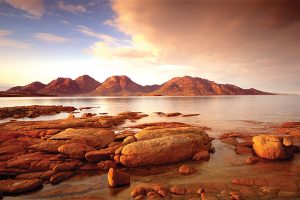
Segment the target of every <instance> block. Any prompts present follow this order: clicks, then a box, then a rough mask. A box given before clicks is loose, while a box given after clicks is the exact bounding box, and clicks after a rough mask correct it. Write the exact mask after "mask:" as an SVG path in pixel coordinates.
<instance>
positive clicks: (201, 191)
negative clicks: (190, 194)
mask: <svg viewBox="0 0 300 200" xmlns="http://www.w3.org/2000/svg"><path fill="white" fill-rule="evenodd" d="M203 192H204V189H203V188H199V189H198V190H197V192H196V193H197V194H198V195H201V193H203Z"/></svg>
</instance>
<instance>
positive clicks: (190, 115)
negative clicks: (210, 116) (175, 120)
mask: <svg viewBox="0 0 300 200" xmlns="http://www.w3.org/2000/svg"><path fill="white" fill-rule="evenodd" d="M198 115H200V114H185V115H181V117H194V116H198Z"/></svg>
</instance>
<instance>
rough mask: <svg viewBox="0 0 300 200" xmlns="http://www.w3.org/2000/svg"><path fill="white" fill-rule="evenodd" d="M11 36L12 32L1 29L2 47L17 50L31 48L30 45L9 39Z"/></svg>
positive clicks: (0, 42) (0, 45)
mask: <svg viewBox="0 0 300 200" xmlns="http://www.w3.org/2000/svg"><path fill="white" fill-rule="evenodd" d="M11 34H12V31H11V30H6V29H0V47H4V48H15V49H27V48H29V47H30V44H28V43H25V42H21V41H17V40H13V39H9V38H7V36H9V35H11Z"/></svg>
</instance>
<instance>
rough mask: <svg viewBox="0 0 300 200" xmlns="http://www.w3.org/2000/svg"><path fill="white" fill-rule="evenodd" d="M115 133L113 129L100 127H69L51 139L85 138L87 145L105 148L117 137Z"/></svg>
mask: <svg viewBox="0 0 300 200" xmlns="http://www.w3.org/2000/svg"><path fill="white" fill-rule="evenodd" d="M115 137H116V136H115V133H114V132H113V131H111V130H106V129H100V128H82V129H73V128H68V129H66V130H65V131H62V132H60V133H58V134H56V135H54V136H52V137H50V138H49V139H50V140H73V141H81V140H85V142H86V145H88V146H91V147H94V148H103V147H105V146H107V145H108V144H109V143H111V142H112V141H113V140H114V139H115Z"/></svg>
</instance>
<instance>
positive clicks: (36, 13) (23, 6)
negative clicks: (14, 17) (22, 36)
mask: <svg viewBox="0 0 300 200" xmlns="http://www.w3.org/2000/svg"><path fill="white" fill-rule="evenodd" d="M4 2H6V3H8V4H10V5H11V6H13V7H14V8H17V9H20V10H23V11H25V12H27V13H28V14H30V15H31V17H33V18H40V17H41V16H42V15H43V13H44V11H45V9H44V2H43V0H30V1H28V0H4Z"/></svg>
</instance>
